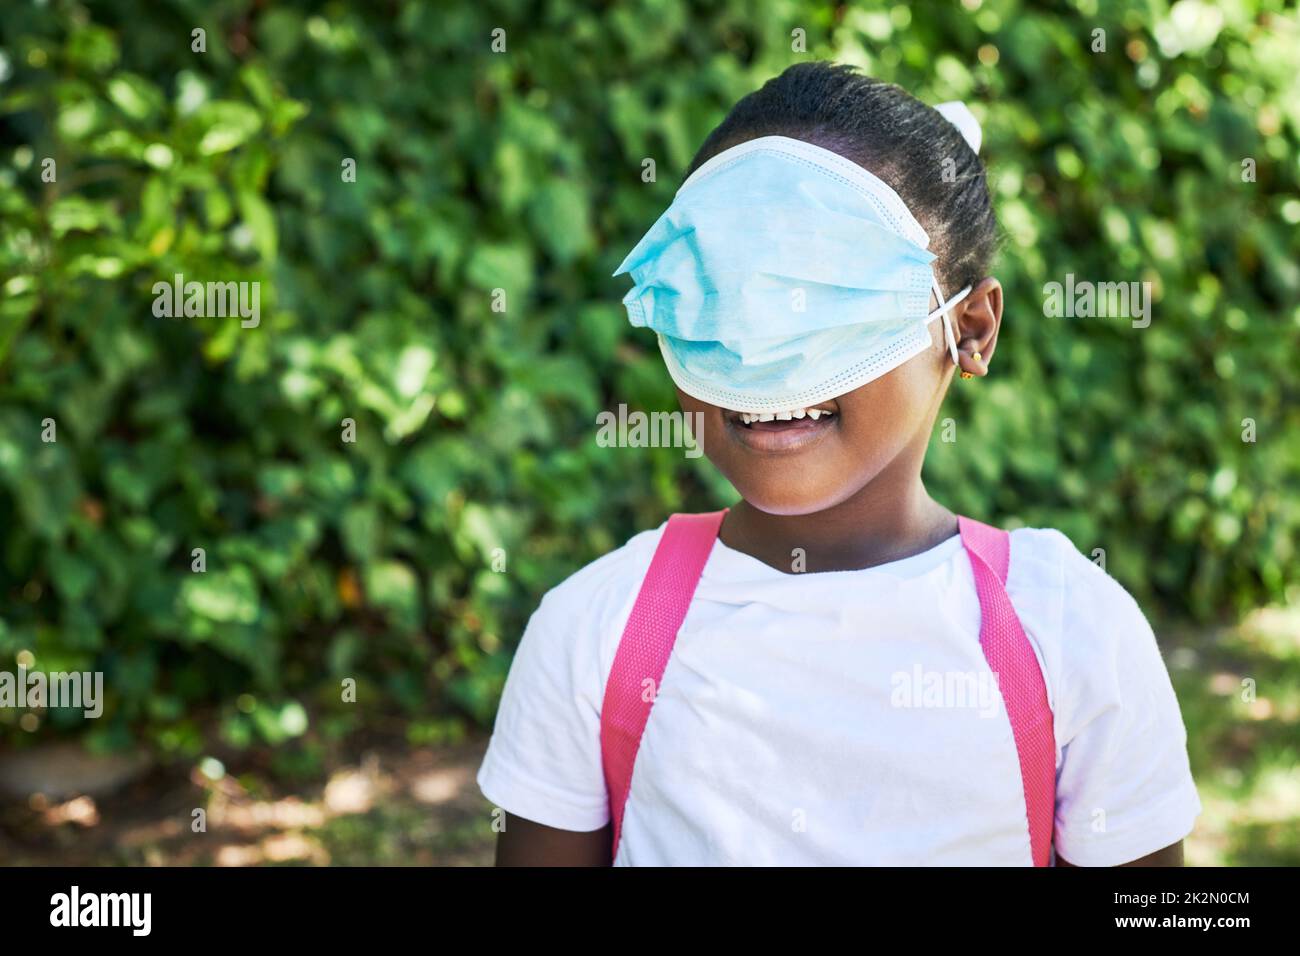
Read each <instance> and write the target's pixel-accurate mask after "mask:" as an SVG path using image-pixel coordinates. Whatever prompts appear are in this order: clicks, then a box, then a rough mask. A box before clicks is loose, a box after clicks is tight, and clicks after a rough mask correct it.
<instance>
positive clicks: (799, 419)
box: [718, 399, 840, 454]
mask: <svg viewBox="0 0 1300 956" xmlns="http://www.w3.org/2000/svg"><path fill="white" fill-rule="evenodd" d="M718 411H719V412H720V413H721V414H722V417H723V420H724V422H725V423H726V429H725V431H726V435H727V437H728V439H730V440H731V441H734V442H736V443H737V444H740V445H743V446H744V447H745V448H748V449H750V450H751V451H756V452H760V453H763V454H786V453H789V452H797V451H802V450H803V449H805V448H807V447H809V446H810V445H812V444H814V443H816V442H819V441H821V440H822V439H823V438H825V437H826V435H828V434H829V433H830V432H831V431H833V430H835V429H837V428H838V427H839V422H840V406H839V401H838V400H837V399H831V400H830V401H826V402H820V403H818V404H816V405H809V406H807V407H805V408H796V409H791V410H789V411H784V412H775V413H773V412H764V413H762V414H758V413H750V412H737V411H732V410H731V409H727V408H719V409H718Z"/></svg>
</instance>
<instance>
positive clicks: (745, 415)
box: [740, 412, 754, 425]
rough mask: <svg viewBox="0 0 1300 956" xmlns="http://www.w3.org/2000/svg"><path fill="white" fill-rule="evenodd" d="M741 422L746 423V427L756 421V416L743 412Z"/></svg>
mask: <svg viewBox="0 0 1300 956" xmlns="http://www.w3.org/2000/svg"><path fill="white" fill-rule="evenodd" d="M740 420H741V421H742V422H744V423H745V424H746V425H748V424H749V423H750V422H752V421H753V420H754V416H753V415H751V414H749V412H741V413H740Z"/></svg>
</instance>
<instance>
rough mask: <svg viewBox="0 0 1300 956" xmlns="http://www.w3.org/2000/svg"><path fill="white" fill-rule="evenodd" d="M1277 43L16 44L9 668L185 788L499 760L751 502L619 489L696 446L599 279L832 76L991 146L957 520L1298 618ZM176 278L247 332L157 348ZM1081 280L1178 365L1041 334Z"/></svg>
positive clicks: (399, 15) (1135, 337) (298, 23)
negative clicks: (238, 751)
mask: <svg viewBox="0 0 1300 956" xmlns="http://www.w3.org/2000/svg"><path fill="white" fill-rule="evenodd" d="M1285 7H1286V5H1285V4H1283V3H1282V2H1280V0H1259V2H1256V0H1238V2H1228V3H1223V4H1213V5H1211V4H1208V3H1201V2H1199V0H1179V2H1177V3H1176V4H1173V5H1169V4H1167V3H1164V2H1160V0H1150V2H1144V3H1132V4H1109V3H1107V4H1100V3H1098V2H1095V0H1087V2H1082V0H1080V2H1076V3H1074V4H1073V5H1072V7H1070V9H1066V6H1065V5H1051V7H1050V8H1049V7H1048V6H1047V5H1042V6H1040V5H1037V4H1025V3H1020V2H1015V0H984V2H979V0H966V2H964V3H961V4H942V5H941V4H933V5H930V4H915V5H912V6H910V7H909V6H904V5H901V4H900V5H889V4H883V5H877V4H870V3H864V4H853V5H847V4H844V5H836V4H821V3H812V2H807V3H801V2H795V0H728V2H726V3H702V2H700V3H696V2H681V0H641V2H627V3H622V2H620V3H618V4H612V3H611V4H596V3H589V4H584V3H579V2H575V0H556V2H553V3H546V4H543V3H529V2H487V3H454V4H450V3H439V4H425V3H419V2H414V0H412V2H404V0H387V2H375V3H367V4H347V3H326V4H311V3H304V2H276V3H275V4H270V3H264V2H254V0H216V2H199V0H171V2H165V3H148V4H145V3H132V2H125V0H113V2H104V3H96V4H93V5H91V4H85V5H83V4H79V3H73V2H66V0H49V2H46V3H32V2H12V3H6V4H5V6H4V8H3V11H0V217H2V221H3V233H2V235H0V289H2V291H3V298H2V299H0V528H3V537H2V539H0V661H7V660H13V659H14V655H16V654H18V653H19V652H20V651H24V650H26V651H30V652H31V653H32V654H34V655H35V658H36V661H37V666H39V667H41V668H43V669H50V670H72V669H77V670H81V669H91V668H96V669H102V670H103V671H105V672H106V681H105V686H106V688H107V689H108V691H109V694H110V699H109V702H108V706H107V709H106V712H105V717H104V718H103V719H102V720H99V721H96V722H94V723H93V725H89V729H88V731H87V733H88V736H89V742H90V743H91V744H92V745H93V746H96V747H113V746H120V745H124V744H127V743H129V742H130V741H132V740H136V739H147V740H148V741H150V742H151V743H152V744H154V745H155V746H157V747H160V748H162V749H163V750H165V751H172V752H177V753H180V754H186V755H195V754H198V753H200V752H202V750H203V747H204V746H205V744H204V740H203V733H204V730H205V728H206V727H207V726H209V725H210V724H209V723H208V722H209V721H216V725H217V726H219V727H220V728H221V731H222V736H223V738H224V740H225V741H226V742H227V743H228V744H233V745H236V746H244V745H248V744H253V743H258V742H269V743H280V742H284V741H287V740H291V739H294V738H297V737H300V736H301V735H303V734H304V733H306V732H308V725H309V724H313V723H315V724H317V725H318V727H320V728H324V729H325V731H326V732H327V733H334V734H344V733H347V732H348V729H349V728H350V727H352V726H353V725H354V724H355V723H356V722H358V721H360V720H363V719H369V718H370V717H374V716H376V715H382V716H383V717H384V718H385V719H389V718H393V717H397V718H399V719H401V720H409V721H411V722H412V726H430V725H429V724H427V721H429V720H434V721H440V720H445V719H447V718H448V717H451V718H454V717H455V716H456V715H458V714H459V715H462V716H463V717H464V718H468V719H470V720H473V721H478V722H486V721H487V720H488V719H489V718H490V715H491V714H492V711H493V708H494V706H495V702H496V699H497V695H498V694H499V690H500V686H501V682H502V680H503V679H504V675H505V673H506V670H507V667H508V661H509V654H510V648H511V646H512V645H513V643H514V641H515V640H516V637H517V635H518V633H519V632H520V629H521V627H522V625H523V622H524V621H525V619H526V617H527V615H528V613H529V612H530V611H531V609H532V608H533V606H534V605H535V603H536V600H537V598H538V596H539V595H540V594H541V592H542V591H544V590H545V589H546V588H548V587H549V586H551V585H553V584H555V583H557V582H558V581H559V580H561V579H562V578H563V577H565V576H566V575H568V574H569V573H571V572H572V571H573V570H574V569H576V568H577V567H579V566H581V565H582V564H584V563H586V562H587V561H589V560H591V559H593V558H594V557H596V556H598V555H600V554H602V553H604V552H607V551H609V550H610V549H612V548H614V547H617V546H618V545H619V544H621V543H622V542H623V541H624V540H626V539H627V538H628V537H629V536H630V535H631V534H633V533H634V532H636V531H637V530H640V529H644V528H648V527H653V526H654V525H656V524H658V523H659V522H660V521H661V520H663V518H664V517H665V516H666V515H667V514H668V513H669V512H671V511H673V510H702V509H705V508H709V507H712V506H716V505H718V504H720V503H724V502H727V501H729V500H730V498H731V492H730V489H729V488H727V486H726V485H725V483H724V482H723V481H722V479H721V478H720V477H718V476H717V475H716V474H715V473H713V472H712V470H711V469H710V467H709V466H708V465H707V462H705V461H703V460H701V461H694V462H693V461H690V460H688V459H686V458H684V456H682V455H681V453H680V452H679V451H678V452H674V451H671V450H659V449H617V450H612V451H611V450H605V449H601V448H598V447H597V445H596V442H595V433H596V428H595V424H594V423H595V420H596V415H597V413H598V412H599V411H601V410H603V409H607V408H614V407H617V405H618V404H619V403H620V402H626V403H627V404H628V405H629V406H630V407H633V408H643V409H668V408H672V407H674V397H673V392H672V388H671V384H670V382H669V379H668V377H667V375H666V374H665V373H664V371H663V369H662V366H661V362H660V359H659V356H658V352H657V350H656V349H655V347H654V344H653V342H652V341H650V340H648V339H647V337H646V336H645V335H642V334H638V333H637V332H635V331H634V330H632V329H631V328H630V327H628V326H627V324H626V322H625V319H624V314H623V311H622V308H621V306H620V304H619V300H620V298H621V296H622V294H623V292H624V291H625V288H626V279H620V280H615V279H611V278H610V273H611V272H612V271H613V269H614V268H615V266H616V265H617V263H618V262H619V260H620V259H621V258H622V256H623V255H624V253H625V252H626V251H627V249H628V248H629V247H630V245H631V244H632V243H633V242H634V241H635V240H636V238H637V237H638V236H640V234H641V233H642V232H643V231H644V230H645V228H647V227H648V226H649V224H650V223H651V222H653V220H654V218H655V217H656V216H657V215H658V213H659V212H660V211H661V210H662V209H663V207H664V206H666V205H667V203H668V202H669V200H670V198H671V196H672V194H673V192H674V190H675V188H676V186H677V184H678V183H679V181H680V174H681V172H682V170H683V169H684V168H685V166H686V164H687V163H688V161H689V159H690V158H691V156H692V154H693V152H694V150H695V148H696V147H697V145H698V144H699V143H700V142H701V141H702V139H703V138H704V136H705V135H706V134H707V133H708V131H709V130H710V129H711V128H712V126H713V125H714V124H715V123H717V122H718V121H719V120H720V119H721V117H722V116H723V115H724V113H725V112H726V110H727V108H728V107H729V106H730V105H731V104H732V103H733V102H734V101H735V100H736V99H737V98H739V97H740V96H741V95H743V94H744V93H746V92H748V91H750V90H752V89H754V88H755V87H757V86H758V85H760V84H761V83H762V82H763V81H764V80H765V79H767V78H769V77H771V76H773V75H775V74H777V73H779V72H780V71H781V70H782V69H783V68H784V67H786V66H787V65H789V64H791V63H793V62H797V61H800V60H805V59H813V58H829V59H839V60H842V61H847V62H853V63H857V64H860V65H862V66H863V67H865V68H866V70H867V71H868V72H870V73H872V74H873V75H876V76H879V77H881V78H884V79H888V80H892V81H895V82H898V83H900V84H901V85H903V86H904V87H906V88H907V89H909V90H911V91H912V92H914V93H915V94H916V95H918V96H920V97H921V98H922V99H924V100H926V101H927V102H931V103H933V102H939V101H941V100H946V99H954V98H962V99H965V100H967V101H968V102H969V103H971V104H972V107H973V109H974V110H975V111H976V113H977V115H979V116H980V118H981V120H982V121H983V123H984V126H985V146H984V149H983V155H984V156H985V158H986V160H987V162H988V163H989V165H990V170H991V183H992V188H993V190H994V193H995V199H996V205H997V208H998V212H999V215H1000V218H1001V221H1002V223H1003V225H1004V228H1005V231H1006V242H1005V245H1004V254H1003V256H1002V258H1001V260H1000V262H999V265H998V268H997V271H996V274H997V275H998V276H999V277H1000V278H1001V280H1002V282H1003V284H1004V286H1005V289H1006V295H1007V308H1006V312H1007V315H1006V321H1005V324H1004V331H1003V335H1002V338H1001V347H1000V348H999V350H998V355H997V362H996V365H995V366H994V375H993V377H992V378H990V379H988V380H985V381H982V382H979V383H968V384H969V385H970V386H971V387H966V386H963V387H961V388H954V394H953V395H952V397H951V398H950V400H949V402H948V405H947V406H946V408H945V411H944V413H943V415H944V416H951V417H952V418H954V419H955V421H956V422H957V423H958V426H957V427H958V437H959V440H958V441H957V442H956V443H955V444H945V443H941V442H938V441H937V440H936V443H935V445H934V448H933V450H932V454H931V460H930V462H929V464H928V466H927V468H928V473H927V478H928V481H929V484H930V487H931V490H932V492H933V493H934V494H935V495H936V496H937V497H939V498H940V499H941V500H944V501H945V502H946V503H948V504H950V505H951V506H953V507H954V508H955V509H957V510H960V511H963V512H965V513H969V514H972V515H975V516H979V517H983V518H986V519H990V520H997V521H1001V522H1003V523H1004V524H1006V525H1009V526H1012V525H1016V524H1031V525H1045V526H1055V527H1059V528H1061V529H1062V530H1064V531H1065V532H1067V533H1068V534H1069V535H1070V536H1071V537H1072V538H1073V539H1074V541H1075V542H1076V544H1078V545H1079V547H1080V548H1081V549H1083V550H1084V551H1086V552H1087V551H1091V550H1092V549H1093V548H1097V547H1100V548H1104V549H1105V550H1106V552H1107V556H1108V568H1109V570H1110V571H1111V572H1112V573H1114V574H1115V575H1116V576H1117V577H1119V578H1120V579H1121V580H1122V581H1123V582H1124V583H1125V584H1126V585H1127V586H1128V587H1129V588H1130V589H1132V590H1133V591H1134V592H1135V593H1136V594H1137V596H1138V597H1139V598H1140V599H1142V600H1146V601H1154V600H1160V601H1163V602H1164V603H1165V604H1166V605H1167V606H1169V607H1171V608H1173V609H1175V610H1177V611H1179V612H1182V613H1185V614H1188V615H1191V616H1194V617H1199V618H1202V619H1205V618H1209V617H1211V616H1214V615H1217V614H1219V613H1221V612H1224V611H1231V610H1237V609H1240V608H1242V607H1245V606H1248V605H1251V604H1254V603H1256V602H1259V601H1262V600H1266V599H1274V598H1278V597H1281V596H1283V595H1284V592H1285V590H1286V587H1287V585H1288V580H1289V576H1292V577H1293V574H1294V567H1295V562H1296V555H1295V543H1294V542H1295V537H1296V534H1297V531H1300V504H1297V495H1296V489H1297V486H1298V485H1300V442H1298V441H1296V437H1295V436H1296V427H1297V424H1298V418H1300V412H1298V411H1297V402H1296V398H1297V388H1296V375H1295V368H1296V362H1297V348H1296V343H1297V336H1298V334H1300V307H1298V306H1297V302H1298V301H1300V268H1298V267H1297V259H1298V258H1300V255H1298V253H1300V228H1298V224H1300V149H1297V145H1298V144H1300V85H1298V81H1297V74H1296V70H1295V59H1296V52H1297V50H1298V49H1300V32H1298V30H1297V16H1296V13H1295V12H1294V10H1290V11H1287V10H1285ZM196 28H202V29H203V30H205V31H206V52H195V51H194V49H193V40H192V35H193V34H192V31H193V30H195V29H196ZM497 28H501V29H504V30H505V38H506V50H505V52H500V53H496V52H493V50H492V48H491V43H492V34H493V31H494V30H496V29H497ZM796 29H801V30H803V31H805V34H806V37H807V52H806V53H794V52H792V50H791V36H792V31H794V30H796ZM1098 29H1101V30H1104V31H1105V36H1106V51H1105V52H1104V53H1103V52H1095V53H1094V52H1092V45H1093V42H1094V32H1093V31H1095V30H1098ZM647 158H652V159H654V160H655V163H656V168H657V181H656V182H651V183H646V182H643V181H642V178H641V174H642V169H643V162H644V160H645V159H647ZM1246 158H1250V159H1253V160H1254V162H1255V167H1256V181H1254V182H1243V181H1242V175H1241V173H1242V162H1243V159H1246ZM46 159H52V160H54V162H55V169H56V174H57V175H56V179H55V181H54V182H45V181H43V180H42V171H43V169H44V168H46V165H47V164H46V163H45V160H46ZM348 159H352V160H355V163H356V181H355V182H348V181H345V176H344V165H345V161H346V160H348ZM177 273H180V274H183V275H184V276H185V277H186V279H188V280H199V281H209V280H215V281H257V282H260V283H261V310H262V320H261V324H260V325H259V326H258V327H257V328H250V329H245V328H241V326H240V322H239V320H238V318H194V317H191V318H158V317H156V316H155V315H154V314H153V311H152V304H153V293H152V291H151V290H152V287H153V284H154V283H155V282H158V281H170V279H171V278H172V276H174V275H175V274H177ZM1067 273H1073V274H1074V275H1075V276H1076V277H1078V278H1086V279H1091V280H1093V281H1098V282H1102V281H1130V280H1139V281H1141V280H1145V281H1150V282H1152V283H1153V285H1154V288H1155V290H1156V291H1155V303H1154V307H1153V320H1152V323H1151V325H1150V327H1149V328H1145V329H1135V328H1132V327H1131V325H1130V323H1129V322H1128V321H1126V320H1123V319H1050V318H1046V317H1045V316H1044V315H1043V306H1042V302H1043V291H1042V290H1043V286H1044V284H1045V283H1047V282H1051V281H1063V280H1064V278H1065V275H1066V274H1067ZM494 289H504V290H505V295H506V305H507V308H506V311H505V312H504V313H500V312H493V311H492V308H491V306H492V290H494ZM1246 418H1250V419H1253V420H1254V422H1255V423H1256V428H1257V435H1258V440H1257V441H1256V442H1254V443H1247V442H1243V441H1242V437H1241V436H1242V429H1243V425H1242V420H1243V419H1246ZM46 419H53V420H54V422H55V423H56V427H57V436H58V440H57V442H54V443H48V442H43V441H42V440H41V434H42V429H43V427H44V426H43V424H42V423H43V422H44V420H46ZM344 419H353V420H355V423H356V435H357V441H356V443H355V444H349V443H346V442H344V441H343V440H342V437H341V436H342V422H343V420H344ZM195 548H203V549H205V551H206V561H207V570H206V572H204V573H202V574H197V573H194V572H192V571H191V560H192V558H191V555H192V552H193V549H195ZM498 549H500V550H498ZM494 555H497V559H498V563H497V564H496V565H495V569H494V564H493V561H494V558H493V556H494ZM501 556H504V569H502V567H501V564H500V563H499V561H500V560H501ZM502 571H504V573H502ZM5 666H6V667H8V668H9V669H12V668H11V667H9V665H5ZM345 678H354V679H355V680H356V681H357V699H358V705H356V706H353V705H350V704H344V703H341V702H340V700H339V697H340V691H339V687H340V682H341V681H342V680H344V679H345ZM357 713H362V714H364V715H366V717H364V718H359V717H355V716H354V714H357ZM0 721H3V723H0V738H7V739H9V740H10V741H17V740H20V739H27V740H32V739H39V738H40V737H41V736H42V735H43V733H44V729H42V731H41V733H37V734H28V733H24V732H22V731H21V730H20V729H19V726H18V718H17V716H16V715H15V714H14V712H13V711H12V710H6V711H3V712H0ZM420 721H425V722H426V723H423V724H422V723H420ZM51 725H52V726H54V727H55V729H56V730H57V729H58V728H59V726H61V725H62V726H66V727H67V728H72V729H81V728H85V727H87V726H88V725H86V724H84V723H82V722H81V721H80V720H79V719H77V718H76V717H75V715H74V716H67V717H66V719H65V718H64V716H63V715H61V713H60V712H58V711H55V712H51V713H50V714H49V720H48V722H47V725H46V726H47V727H48V726H51ZM432 726H435V727H436V726H440V725H439V724H437V723H435V724H433V725H432ZM315 729H317V728H316V727H313V728H312V730H313V732H314V730H315Z"/></svg>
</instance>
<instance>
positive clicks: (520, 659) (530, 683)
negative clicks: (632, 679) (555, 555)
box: [477, 592, 609, 831]
mask: <svg viewBox="0 0 1300 956" xmlns="http://www.w3.org/2000/svg"><path fill="white" fill-rule="evenodd" d="M566 597H567V596H566V595H557V594H556V593H555V592H552V593H550V594H548V595H547V596H546V597H545V598H543V599H542V603H541V605H540V606H539V607H538V608H537V610H536V611H535V612H534V613H533V616H532V618H531V619H530V620H529V622H528V627H527V628H526V629H525V630H524V636H523V637H522V638H521V640H520V643H519V648H518V650H517V651H516V652H515V658H514V662H513V663H512V664H511V666H510V673H509V675H508V676H507V677H506V684H505V689H504V691H503V694H502V698H501V706H500V709H499V710H498V711H497V717H496V723H495V725H494V727H493V730H492V739H491V741H490V742H489V744H488V749H487V754H486V755H485V756H484V758H483V764H482V766H481V767H480V768H479V772H478V778H477V779H478V785H479V789H481V790H482V791H483V795H484V796H485V797H487V798H488V800H490V801H491V802H492V803H493V804H495V805H496V806H498V807H500V808H502V809H504V810H505V811H506V812H507V813H510V814H512V815H514V816H519V817H523V818H524V819H526V820H532V821H534V822H536V823H541V824H544V825H545V826H550V827H556V828H558V829H561V830H576V831H590V830H599V829H600V828H601V827H603V826H604V825H605V824H606V823H607V822H609V802H608V798H607V797H606V792H605V778H604V772H603V770H602V767H601V755H600V708H601V703H602V702H601V700H600V699H598V696H599V695H600V694H601V689H602V687H603V679H602V676H601V674H600V673H599V671H600V664H599V654H598V652H597V648H596V647H595V646H594V644H593V642H592V641H591V640H590V639H589V638H588V637H587V636H585V635H584V634H583V633H582V632H583V630H584V627H586V628H590V626H591V625H590V623H588V620H589V619H588V618H587V615H585V614H583V613H582V612H581V610H582V609H580V608H576V607H570V604H571V601H570V600H567V599H566ZM566 609H567V610H566Z"/></svg>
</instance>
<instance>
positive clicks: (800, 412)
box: [790, 408, 808, 418]
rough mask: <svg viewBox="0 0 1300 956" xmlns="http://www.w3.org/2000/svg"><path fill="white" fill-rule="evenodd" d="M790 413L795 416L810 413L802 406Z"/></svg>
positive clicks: (798, 416) (799, 416) (801, 416)
mask: <svg viewBox="0 0 1300 956" xmlns="http://www.w3.org/2000/svg"><path fill="white" fill-rule="evenodd" d="M790 414H791V415H793V416H794V417H795V418H803V417H804V415H806V414H808V413H807V412H805V411H804V410H803V409H802V408H796V409H795V410H794V411H793V412H791V413H790Z"/></svg>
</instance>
